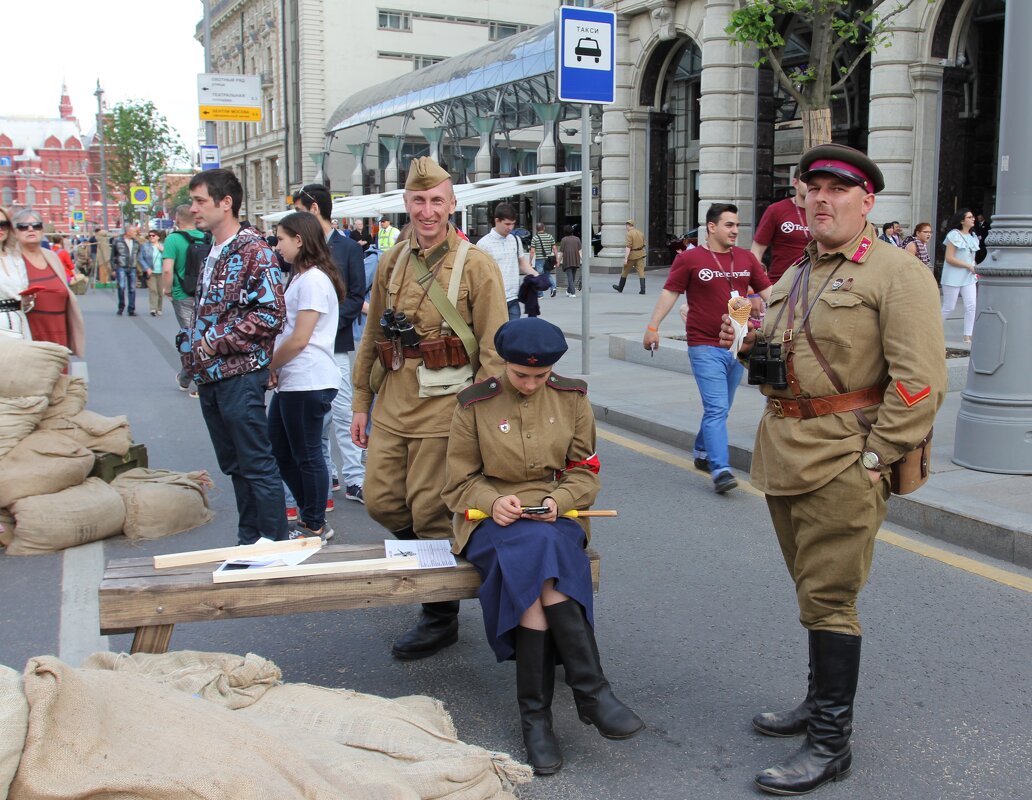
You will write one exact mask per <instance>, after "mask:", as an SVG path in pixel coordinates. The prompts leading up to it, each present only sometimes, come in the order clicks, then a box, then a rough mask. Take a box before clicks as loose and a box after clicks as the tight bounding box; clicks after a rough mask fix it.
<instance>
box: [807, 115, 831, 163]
mask: <svg viewBox="0 0 1032 800" xmlns="http://www.w3.org/2000/svg"><path fill="white" fill-rule="evenodd" d="M829 142H831V109H830V108H806V109H803V152H804V153H805V152H806V151H807V150H809V149H810V148H811V147H816V146H817V145H819V144H828V143H829Z"/></svg>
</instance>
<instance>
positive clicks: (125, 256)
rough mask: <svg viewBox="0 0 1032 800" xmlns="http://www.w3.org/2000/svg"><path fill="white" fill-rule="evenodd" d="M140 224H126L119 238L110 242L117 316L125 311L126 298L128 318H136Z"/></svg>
mask: <svg viewBox="0 0 1032 800" xmlns="http://www.w3.org/2000/svg"><path fill="white" fill-rule="evenodd" d="M139 234H140V223H138V222H127V223H126V224H125V229H124V230H123V232H122V235H121V236H116V237H114V238H113V239H112V240H111V269H113V270H114V271H115V281H116V282H117V286H118V316H122V314H123V313H125V311H126V310H127V309H126V299H127V298H128V301H129V306H128V311H129V316H130V317H135V316H136V281H137V279H138V276H139V269H140V241H139Z"/></svg>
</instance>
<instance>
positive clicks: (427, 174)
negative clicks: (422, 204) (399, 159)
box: [405, 156, 451, 192]
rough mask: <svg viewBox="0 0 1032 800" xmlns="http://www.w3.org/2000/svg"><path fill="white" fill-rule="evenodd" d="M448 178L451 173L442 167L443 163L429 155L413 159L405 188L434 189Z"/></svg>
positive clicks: (449, 178) (414, 189)
mask: <svg viewBox="0 0 1032 800" xmlns="http://www.w3.org/2000/svg"><path fill="white" fill-rule="evenodd" d="M447 180H451V175H449V174H448V173H447V171H445V170H444V169H442V168H441V165H440V164H438V163H437V162H436V161H434V160H433V159H432V158H430V157H429V156H422V157H420V158H414V159H412V164H411V165H410V166H409V171H408V178H407V179H406V181H405V188H406V189H410V190H413V191H417V192H423V191H426V190H427V189H433V188H434V187H435V186H439V185H441V184H442V183H444V182H445V181H447Z"/></svg>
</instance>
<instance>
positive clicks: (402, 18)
mask: <svg viewBox="0 0 1032 800" xmlns="http://www.w3.org/2000/svg"><path fill="white" fill-rule="evenodd" d="M379 20H380V21H379V28H380V30H382V31H411V30H412V15H411V14H410V13H408V12H407V11H385V10H383V9H381V10H380V12H379Z"/></svg>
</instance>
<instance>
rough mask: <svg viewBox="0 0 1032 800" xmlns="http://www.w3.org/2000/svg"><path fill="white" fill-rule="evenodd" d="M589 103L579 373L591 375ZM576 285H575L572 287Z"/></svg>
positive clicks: (587, 110)
mask: <svg viewBox="0 0 1032 800" xmlns="http://www.w3.org/2000/svg"><path fill="white" fill-rule="evenodd" d="M590 155H591V106H590V105H589V104H588V103H581V183H580V186H581V206H580V227H581V231H580V235H581V374H582V375H590V374H591V162H590V160H589V158H590ZM575 288H576V287H575Z"/></svg>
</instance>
